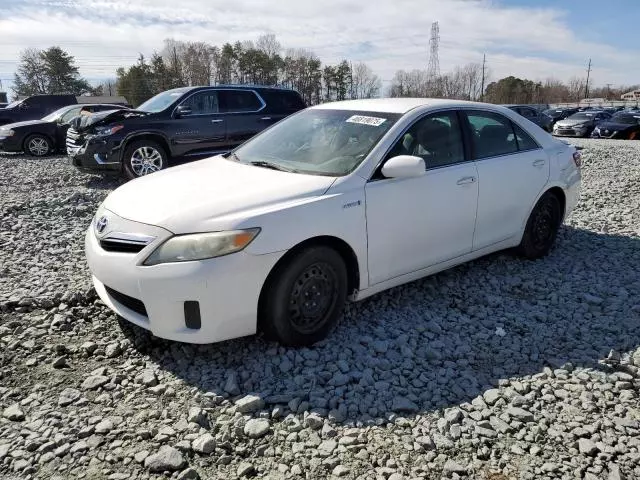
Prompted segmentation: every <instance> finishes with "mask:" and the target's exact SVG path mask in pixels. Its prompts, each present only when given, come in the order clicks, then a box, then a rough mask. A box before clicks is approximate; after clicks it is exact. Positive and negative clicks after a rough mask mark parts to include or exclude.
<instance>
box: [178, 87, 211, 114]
mask: <svg viewBox="0 0 640 480" xmlns="http://www.w3.org/2000/svg"><path fill="white" fill-rule="evenodd" d="M181 105H184V106H186V107H190V108H191V115H210V114H214V113H218V112H219V111H220V107H219V103H218V92H217V91H215V90H203V91H200V92H197V93H194V94H193V95H191V96H190V97H189V98H187V99H186V100H185V101H184V102H182V103H181Z"/></svg>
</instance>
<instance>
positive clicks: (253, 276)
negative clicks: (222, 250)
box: [85, 218, 284, 343]
mask: <svg viewBox="0 0 640 480" xmlns="http://www.w3.org/2000/svg"><path fill="white" fill-rule="evenodd" d="M118 220H119V221H120V223H121V224H125V223H127V224H128V225H127V227H131V226H134V225H133V222H129V221H127V220H124V219H121V218H119V219H118ZM135 227H137V230H138V232H140V233H143V234H145V235H150V234H151V235H154V236H155V237H156V239H155V240H154V241H152V242H151V243H150V244H149V245H148V246H147V247H145V248H144V249H143V250H142V251H140V252H139V253H136V254H131V253H117V252H110V251H106V250H104V249H103V248H102V247H101V245H100V242H99V240H98V238H97V237H96V234H95V233H94V225H93V223H92V225H91V226H90V227H89V229H88V230H87V233H86V236H85V251H86V257H87V262H88V264H89V268H90V270H91V273H92V277H93V283H94V285H95V288H96V291H97V293H98V295H99V296H100V298H101V299H102V301H103V302H104V303H105V304H106V305H107V306H108V307H109V308H111V309H112V310H113V311H115V312H116V313H117V314H118V315H120V316H121V317H123V318H125V319H126V320H128V321H130V322H131V323H134V324H136V325H138V326H140V327H142V328H145V329H147V330H149V331H151V333H153V334H154V335H155V336H157V337H161V338H166V339H169V340H176V341H180V342H186V343H213V342H218V341H222V340H227V339H231V338H236V337H242V336H246V335H251V334H254V333H256V330H257V311H258V298H259V296H260V291H261V289H262V286H263V285H264V282H265V280H266V278H267V275H268V274H269V272H270V271H271V270H272V268H273V267H274V265H275V264H276V262H277V261H278V260H279V259H280V258H281V256H282V254H283V253H284V252H279V253H271V254H266V255H251V254H249V253H246V252H244V251H243V252H238V253H235V254H231V255H227V256H224V257H219V258H214V259H209V260H201V261H193V262H183V263H167V264H161V265H155V266H151V267H147V266H142V265H141V263H142V262H143V260H144V259H145V258H146V257H147V255H148V254H149V253H151V251H153V250H154V249H155V248H156V247H157V246H158V245H159V244H160V243H162V242H163V241H164V240H166V239H167V238H169V237H170V236H171V233H170V232H168V231H166V230H164V229H161V228H159V227H151V226H149V225H143V224H135ZM185 302H198V306H199V312H200V318H201V326H200V328H196V329H194V328H189V327H187V324H188V322H187V318H186V315H187V314H186V306H185Z"/></svg>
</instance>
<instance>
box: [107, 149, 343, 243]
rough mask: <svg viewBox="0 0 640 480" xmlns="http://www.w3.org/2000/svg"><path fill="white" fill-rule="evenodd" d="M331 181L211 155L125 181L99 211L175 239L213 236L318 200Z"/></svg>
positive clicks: (325, 177) (327, 178)
mask: <svg viewBox="0 0 640 480" xmlns="http://www.w3.org/2000/svg"><path fill="white" fill-rule="evenodd" d="M334 181H335V177H328V176H319V175H304V174H298V173H288V172H281V171H277V170H271V169H267V168H262V167H255V166H251V165H246V164H242V163H238V162H234V161H231V160H226V159H225V158H223V157H221V156H216V157H212V158H207V159H204V160H199V161H197V162H192V163H188V164H185V165H181V166H177V167H171V168H169V169H167V170H163V171H160V172H156V173H153V174H151V175H148V176H145V177H141V178H138V179H136V180H133V181H130V182H128V183H126V184H124V185H122V186H121V187H119V188H117V189H116V190H114V191H113V192H112V193H111V194H110V195H109V196H108V197H107V199H106V200H105V201H104V204H103V206H104V208H106V209H107V210H110V211H111V212H113V213H115V214H116V215H118V216H120V217H122V218H125V219H128V220H131V221H134V222H140V223H146V224H149V225H156V226H159V227H162V228H165V229H167V230H170V231H171V232H173V233H176V234H181V233H193V232H205V231H215V230H218V229H222V228H234V227H233V225H237V224H239V223H241V222H242V221H243V220H245V219H246V218H247V217H248V216H251V215H252V214H259V213H264V212H266V211H269V210H273V209H278V208H281V207H282V206H285V205H291V204H294V203H296V202H304V201H306V200H309V199H311V198H314V197H317V196H319V195H322V194H323V193H325V192H326V191H327V189H328V188H329V187H330V186H331V184H332V183H333V182H334ZM254 226H258V227H259V226H260V225H254Z"/></svg>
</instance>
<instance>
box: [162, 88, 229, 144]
mask: <svg viewBox="0 0 640 480" xmlns="http://www.w3.org/2000/svg"><path fill="white" fill-rule="evenodd" d="M180 105H181V106H183V107H187V108H188V109H189V110H188V111H187V113H181V114H180V115H179V116H178V115H177V112H176V113H174V118H173V120H172V121H171V143H172V144H173V151H174V154H175V155H176V156H190V155H207V154H216V153H220V152H224V151H227V150H228V148H227V141H226V130H227V125H226V122H225V116H224V115H222V114H221V113H220V109H219V106H218V105H219V103H218V92H217V91H216V90H213V89H212V90H200V91H198V92H196V93H194V94H193V95H191V96H189V97H187V98H186V99H185V100H184V101H183V102H182V103H180Z"/></svg>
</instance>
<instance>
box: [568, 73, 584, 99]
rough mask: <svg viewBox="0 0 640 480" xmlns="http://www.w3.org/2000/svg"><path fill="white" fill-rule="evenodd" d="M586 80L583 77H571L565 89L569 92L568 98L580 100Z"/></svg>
mask: <svg viewBox="0 0 640 480" xmlns="http://www.w3.org/2000/svg"><path fill="white" fill-rule="evenodd" d="M585 84H586V81H585V79H584V78H579V77H571V78H570V79H569V83H567V89H568V93H569V98H568V100H569V101H571V102H578V101H580V100H582V98H583V96H584V87H585Z"/></svg>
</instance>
